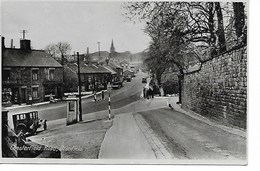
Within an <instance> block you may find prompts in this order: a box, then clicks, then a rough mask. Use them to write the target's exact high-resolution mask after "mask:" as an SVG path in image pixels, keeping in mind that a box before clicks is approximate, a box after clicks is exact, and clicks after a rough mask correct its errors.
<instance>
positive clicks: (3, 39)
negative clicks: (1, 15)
mask: <svg viewBox="0 0 260 171" xmlns="http://www.w3.org/2000/svg"><path fill="white" fill-rule="evenodd" d="M4 48H5V37H2V50H3V49H4Z"/></svg>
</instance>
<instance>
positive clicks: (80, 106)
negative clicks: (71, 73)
mask: <svg viewBox="0 0 260 171" xmlns="http://www.w3.org/2000/svg"><path fill="white" fill-rule="evenodd" d="M77 57H78V87H79V121H82V103H81V79H80V65H79V64H80V63H79V52H77Z"/></svg>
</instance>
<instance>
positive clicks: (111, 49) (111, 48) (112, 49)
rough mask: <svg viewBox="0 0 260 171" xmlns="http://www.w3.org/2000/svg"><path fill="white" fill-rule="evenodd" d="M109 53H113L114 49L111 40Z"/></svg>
mask: <svg viewBox="0 0 260 171" xmlns="http://www.w3.org/2000/svg"><path fill="white" fill-rule="evenodd" d="M110 53H111V54H112V53H115V47H114V42H113V39H112V42H111V47H110Z"/></svg>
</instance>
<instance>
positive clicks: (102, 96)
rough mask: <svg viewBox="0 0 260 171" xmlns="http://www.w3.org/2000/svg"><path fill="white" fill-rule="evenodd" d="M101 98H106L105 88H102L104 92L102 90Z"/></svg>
mask: <svg viewBox="0 0 260 171" xmlns="http://www.w3.org/2000/svg"><path fill="white" fill-rule="evenodd" d="M101 98H102V100H104V99H105V93H104V90H102V92H101Z"/></svg>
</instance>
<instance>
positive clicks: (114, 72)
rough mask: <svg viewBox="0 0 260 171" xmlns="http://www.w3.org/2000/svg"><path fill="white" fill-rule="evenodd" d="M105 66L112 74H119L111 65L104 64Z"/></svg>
mask: <svg viewBox="0 0 260 171" xmlns="http://www.w3.org/2000/svg"><path fill="white" fill-rule="evenodd" d="M103 67H104V68H106V69H107V70H109V71H110V72H111V74H112V75H114V74H117V73H116V71H115V70H113V69H112V68H111V67H110V66H103Z"/></svg>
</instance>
